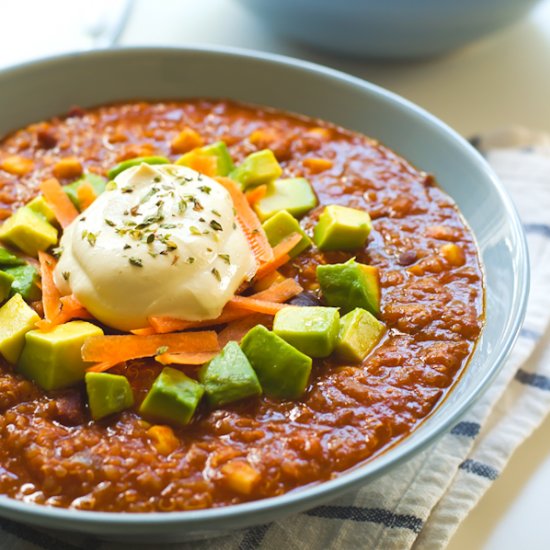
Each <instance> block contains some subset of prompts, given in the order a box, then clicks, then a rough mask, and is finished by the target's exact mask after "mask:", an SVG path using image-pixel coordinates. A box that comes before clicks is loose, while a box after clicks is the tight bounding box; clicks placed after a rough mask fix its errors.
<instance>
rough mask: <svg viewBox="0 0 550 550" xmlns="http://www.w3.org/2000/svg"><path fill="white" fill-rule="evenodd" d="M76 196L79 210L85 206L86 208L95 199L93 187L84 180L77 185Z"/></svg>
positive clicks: (84, 208)
mask: <svg viewBox="0 0 550 550" xmlns="http://www.w3.org/2000/svg"><path fill="white" fill-rule="evenodd" d="M76 196H77V198H78V202H79V203H80V211H81V212H82V211H83V210H86V208H88V206H90V205H91V204H92V203H93V202H94V201H95V200H96V199H97V194H96V192H95V189H94V188H93V186H92V184H91V183H90V182H89V181H85V182H83V183H81V184H80V185H79V186H78V188H77V190H76Z"/></svg>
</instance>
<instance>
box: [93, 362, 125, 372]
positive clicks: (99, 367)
mask: <svg viewBox="0 0 550 550" xmlns="http://www.w3.org/2000/svg"><path fill="white" fill-rule="evenodd" d="M120 363H122V361H102V362H101V363H96V364H95V365H94V366H93V367H90V368H88V369H86V372H105V371H106V370H109V369H112V368H113V367H116V366H117V365H118V364H120Z"/></svg>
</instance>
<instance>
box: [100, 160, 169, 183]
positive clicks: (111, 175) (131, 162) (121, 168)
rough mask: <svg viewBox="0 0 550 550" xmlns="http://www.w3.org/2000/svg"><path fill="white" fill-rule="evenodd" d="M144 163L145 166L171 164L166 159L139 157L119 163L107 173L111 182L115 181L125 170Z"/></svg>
mask: <svg viewBox="0 0 550 550" xmlns="http://www.w3.org/2000/svg"><path fill="white" fill-rule="evenodd" d="M142 162H144V163H145V164H170V161H169V160H168V159H167V158H166V157H137V158H133V159H128V160H123V161H122V162H119V163H118V164H117V165H116V166H115V167H114V168H111V169H110V170H109V172H107V177H108V178H109V180H113V179H115V178H116V177H117V176H118V175H119V174H120V173H121V172H124V170H128V168H132V166H139V165H140V164H141V163H142Z"/></svg>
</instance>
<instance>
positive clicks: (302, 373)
mask: <svg viewBox="0 0 550 550" xmlns="http://www.w3.org/2000/svg"><path fill="white" fill-rule="evenodd" d="M241 349H242V350H243V352H244V354H245V355H246V357H247V358H248V360H249V361H250V364H251V365H252V368H253V369H254V370H255V371H256V374H257V375H258V379H259V381H260V384H261V386H262V389H263V391H264V393H265V394H266V395H269V396H272V397H278V398H281V399H297V398H299V397H300V396H301V395H302V394H303V393H304V391H305V390H306V387H307V384H308V382H309V375H310V373H311V365H312V361H311V357H308V356H307V355H304V354H303V353H302V352H301V351H298V350H297V349H296V348H295V347H293V346H291V345H290V344H288V343H287V342H285V341H284V340H283V339H282V338H281V337H280V336H277V335H276V334H275V333H273V332H270V331H269V330H267V329H266V328H265V327H264V326H262V325H257V326H255V327H254V328H253V329H251V330H249V331H248V333H247V334H246V336H245V337H244V338H243V340H242V342H241Z"/></svg>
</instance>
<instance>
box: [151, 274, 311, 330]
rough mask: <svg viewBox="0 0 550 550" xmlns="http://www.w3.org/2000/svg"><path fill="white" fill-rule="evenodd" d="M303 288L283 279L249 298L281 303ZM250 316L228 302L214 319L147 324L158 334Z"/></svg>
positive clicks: (158, 320)
mask: <svg viewBox="0 0 550 550" xmlns="http://www.w3.org/2000/svg"><path fill="white" fill-rule="evenodd" d="M302 290H303V288H302V287H301V286H300V285H299V284H298V283H297V282H296V281H295V280H294V279H285V280H284V281H282V282H280V283H278V284H275V285H273V286H271V287H269V288H268V289H267V290H263V291H262V292H257V293H256V294H253V295H252V296H250V297H249V298H254V299H256V300H264V301H266V302H277V303H283V302H286V301H287V300H290V298H293V297H294V296H296V295H297V294H300V292H302ZM249 315H250V311H249V310H243V308H239V307H235V306H234V305H232V304H231V302H229V303H228V304H227V305H226V306H225V307H224V309H223V311H222V313H221V315H220V316H219V317H217V318H216V319H208V320H205V321H185V320H183V319H176V318H174V317H161V316H151V317H149V323H150V324H151V326H152V327H153V328H154V329H155V330H156V331H157V332H158V333H168V332H176V331H179V330H187V329H190V328H202V327H211V326H216V325H223V324H225V323H229V322H231V321H235V320H237V319H242V318H243V317H247V316H249Z"/></svg>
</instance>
